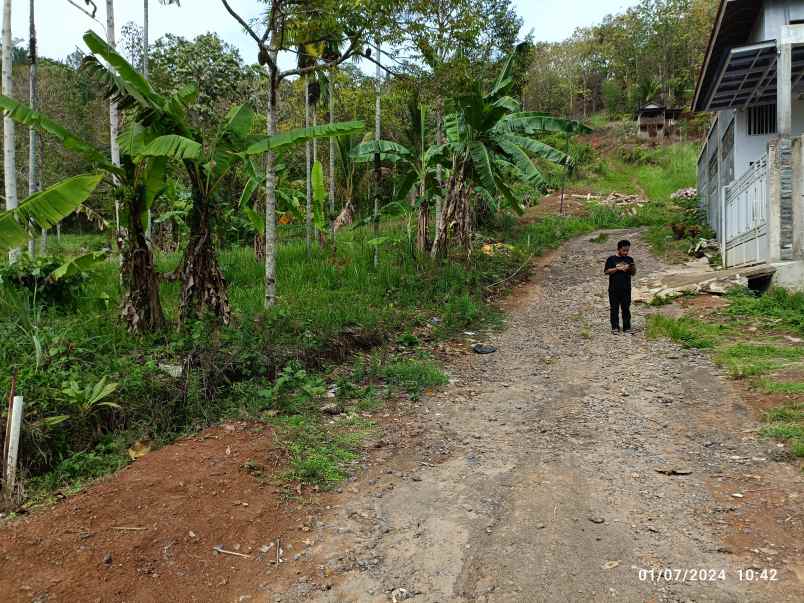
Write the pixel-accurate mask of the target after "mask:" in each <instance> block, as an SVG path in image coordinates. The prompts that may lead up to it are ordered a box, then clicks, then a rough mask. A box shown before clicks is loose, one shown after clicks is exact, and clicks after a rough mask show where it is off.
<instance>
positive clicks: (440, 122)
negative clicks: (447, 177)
mask: <svg viewBox="0 0 804 603" xmlns="http://www.w3.org/2000/svg"><path fill="white" fill-rule="evenodd" d="M436 107H437V108H436V144H444V133H443V126H444V99H442V98H439V99H438V100H437V102H436ZM436 182H438V185H439V186H438V189H439V191H441V190H443V189H444V187H443V186H442V185H443V182H444V173H443V171H442V169H441V166H440V165H438V166H436ZM441 197H442V196H441V195H440V194H439V195H437V196H436V199H435V227H436V230H438V229H439V228H440V227H441V206H442V202H441Z"/></svg>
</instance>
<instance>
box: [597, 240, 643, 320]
mask: <svg viewBox="0 0 804 603" xmlns="http://www.w3.org/2000/svg"><path fill="white" fill-rule="evenodd" d="M629 251H631V242H630V241H626V240H623V241H620V242H619V243H617V255H612V256H609V258H608V259H607V260H606V267H605V268H604V269H603V271H604V272H605V273H606V274H608V275H609V304H610V306H611V332H612V333H619V332H620V308H622V312H623V333H630V332H631V277H632V276H633V275H635V274H636V264H635V263H634V258H632V257H631V256H630V255H628V252H629Z"/></svg>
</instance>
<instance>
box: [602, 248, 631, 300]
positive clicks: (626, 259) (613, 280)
mask: <svg viewBox="0 0 804 603" xmlns="http://www.w3.org/2000/svg"><path fill="white" fill-rule="evenodd" d="M623 263H626V264H629V265H631V266H632V267H633V266H634V258H632V257H631V256H630V255H612V256H609V258H608V259H607V260H606V267H605V268H603V271H604V272H605V271H606V270H610V269H611V268H616V267H617V264H623ZM609 291H617V292H626V291H631V271H628V272H624V271H618V272H613V273H612V274H609Z"/></svg>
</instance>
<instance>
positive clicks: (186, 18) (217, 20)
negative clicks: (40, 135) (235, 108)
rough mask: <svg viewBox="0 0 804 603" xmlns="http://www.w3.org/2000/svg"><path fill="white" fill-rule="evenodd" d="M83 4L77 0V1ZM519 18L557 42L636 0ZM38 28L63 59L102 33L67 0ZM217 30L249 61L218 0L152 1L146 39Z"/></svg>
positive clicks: (561, 4) (121, 14) (567, 5)
mask: <svg viewBox="0 0 804 603" xmlns="http://www.w3.org/2000/svg"><path fill="white" fill-rule="evenodd" d="M78 2H79V4H83V2H82V0H78ZM97 4H98V5H99V10H98V13H99V14H98V17H99V19H100V21H102V22H104V23H105V4H106V3H105V1H104V0H98V2H97ZM142 4H143V3H142V0H116V1H115V11H116V20H117V28H116V29H117V31H118V36H119V31H120V27H121V26H122V25H123V24H124V23H126V22H127V21H137V22H140V21H141V19H142ZM230 4H231V5H232V7H233V8H235V9H236V10H240V11H242V12H241V14H243V15H250V16H253V15H256V14H257V12H256V10H255V6H256V4H255V2H254V0H230ZM514 4H515V5H516V7H517V11H518V12H519V14H520V15H521V16H522V17H523V18H524V21H525V25H524V27H523V31H522V33H523V34H525V33H527V32H528V31H530V30H533V33H534V37H535V39H537V40H550V41H558V40H562V39H564V38H566V37H567V36H569V35H570V34H571V33H572V31H573V30H574V29H575V28H576V27H580V26H585V25H592V24H594V23H596V22H598V21H599V20H600V19H601V18H602V17H603V16H605V15H606V14H609V13H613V12H619V11H620V10H622V9H624V8H627V7H628V6H631V5H633V4H636V0H514ZM37 7H38V8H37V10H38V14H37V27H38V30H39V36H38V37H39V53H40V55H41V56H47V57H53V58H59V59H61V58H64V57H65V56H66V55H68V54H69V53H70V52H72V51H73V50H75V48H76V47H77V46H80V45H81V34H82V33H83V32H84V31H85V30H86V29H88V28H90V27H92V28H93V29H95V30H97V31H98V33H103V29H102V27H101V26H100V25H98V24H96V23H93V22H92V21H90V20H89V19H88V18H87V17H85V16H84V15H82V14H81V13H79V12H78V11H77V10H76V9H75V8H73V7H72V6H70V5H69V4H68V3H67V1H66V0H37ZM13 11H14V13H13V16H12V32H13V36H14V37H15V38H25V39H27V35H28V3H27V2H23V1H21V0H14V1H13ZM210 30H212V31H216V32H218V34H219V35H220V36H221V37H223V38H224V39H225V40H227V41H228V42H230V43H231V44H234V45H235V46H237V47H238V48H240V52H241V55H242V56H243V58H244V59H246V60H248V61H252V60H254V56H253V55H254V46H253V44H251V43H250V42H249V39H248V38H247V37H246V35H245V34H244V33H243V32H242V31H241V29H240V27H239V26H238V25H237V23H235V21H234V20H233V19H232V18H231V17H230V16H229V15H228V14H227V13H226V11H225V10H224V8H223V6H222V5H221V2H220V0H184V2H183V3H182V6H181V8H177V7H174V6H161V5H159V3H158V2H157V1H156V0H151V38H152V39H156V38H158V37H159V36H161V35H163V34H165V33H168V32H172V33H175V34H178V35H181V36H184V37H188V38H191V37H194V36H196V35H198V34H201V33H205V32H207V31H210Z"/></svg>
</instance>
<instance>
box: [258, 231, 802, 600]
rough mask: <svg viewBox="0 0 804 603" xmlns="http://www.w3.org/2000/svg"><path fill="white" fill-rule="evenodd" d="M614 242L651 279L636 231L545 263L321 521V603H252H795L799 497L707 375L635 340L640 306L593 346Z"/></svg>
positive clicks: (784, 469) (653, 264) (685, 359)
mask: <svg viewBox="0 0 804 603" xmlns="http://www.w3.org/2000/svg"><path fill="white" fill-rule="evenodd" d="M620 234H622V235H623V236H626V237H629V238H631V239H632V241H633V243H634V247H633V255H634V256H635V257H636V260H637V262H638V265H639V269H640V271H641V272H642V273H646V272H651V271H654V270H657V269H659V268H660V267H661V266H660V264H659V262H658V261H657V260H656V259H654V258H652V257H650V256H649V254H648V253H647V252H646V248H645V246H644V245H643V244H642V243H641V242H640V240H639V235H638V233H637V232H624V233H613V234H612V235H611V236H610V237H609V241H608V242H606V243H597V244H596V243H592V242H591V241H590V238H591V237H582V238H579V239H576V240H575V241H573V242H571V243H569V244H567V245H566V246H564V248H563V249H562V251H561V252H560V253H558V254H555V255H554V256H553V257H552V258H551V261H549V262H547V263H546V269H545V271H544V278H543V282H542V283H541V284H539V283H536V284H530V285H528V286H526V287H525V288H524V289H522V290H521V291H520V294H519V296H518V299H516V300H515V301H514V302H513V306H512V308H511V313H510V320H509V322H508V325H507V327H506V328H505V330H504V331H503V332H501V333H499V334H497V335H496V336H494V337H493V338H492V340H491V343H492V344H493V345H494V346H496V347H497V349H498V351H497V352H496V353H495V354H490V355H486V356H480V355H471V356H465V357H463V361H460V360H459V361H457V362H455V363H454V364H453V365H452V366H450V367H449V369H450V372H451V376H452V378H453V384H452V385H451V386H450V387H449V388H448V390H447V391H444V392H442V393H440V394H438V395H436V396H433V397H431V398H429V399H428V400H426V401H425V404H424V408H423V411H424V412H423V413H422V420H424V421H429V422H431V423H432V424H433V425H434V426H435V429H434V430H433V432H432V433H430V434H429V446H422V447H421V449H420V450H419V454H418V455H416V456H415V458H409V457H408V458H407V459H406V461H407V468H402V469H399V468H398V467H393V462H391V463H389V465H391V467H390V468H389V469H387V472H386V473H384V474H379V475H377V476H375V477H374V478H373V479H371V480H369V481H368V482H365V483H364V484H363V485H361V488H360V492H361V493H362V495H361V496H359V497H357V498H354V499H352V500H350V501H348V502H347V503H346V504H345V505H344V506H343V508H342V509H341V511H340V513H338V515H337V516H335V517H333V518H331V519H329V520H326V519H325V520H323V522H322V525H321V527H320V528H319V538H320V539H321V540H320V542H321V544H319V545H318V548H317V551H316V554H317V555H318V557H319V558H320V559H321V560H322V565H323V568H324V570H323V571H324V574H325V575H331V576H334V577H335V578H336V579H335V580H334V585H333V587H332V588H331V590H329V591H326V592H323V593H322V592H317V593H315V594H314V595H313V594H311V593H309V592H305V588H304V584H305V583H302V584H301V585H297V592H295V593H294V592H291V593H289V594H285V593H282V594H279V593H277V594H274V595H273V597H274V598H273V599H272V600H282V601H285V600H293V601H297V600H318V601H328V602H346V601H387V600H389V599H390V600H397V601H401V600H405V599H407V598H412V599H413V600H415V601H428V602H437V601H440V602H445V601H512V602H513V601H523V602H524V601H556V602H566V601H600V600H612V601H776V602H778V601H802V600H804V557H802V553H803V549H804V539H803V538H802V534H804V530H803V529H802V528H803V526H802V522H803V521H804V514H803V513H802V506H804V505H803V504H802V502H803V501H802V498H800V497H801V496H802V495H804V492H802V484H803V482H804V480H802V477H801V475H800V474H799V473H798V470H797V469H796V468H795V467H793V466H792V465H790V464H784V463H776V462H773V460H771V458H770V454H772V453H773V452H774V450H773V448H774V447H775V445H774V444H772V443H768V442H764V441H760V440H758V439H757V437H756V434H755V432H754V429H755V428H756V426H757V425H756V423H755V422H754V419H753V418H752V416H751V415H750V412H749V410H748V409H747V408H746V407H745V406H744V405H743V404H742V403H741V402H740V401H739V398H738V396H737V395H736V393H735V392H734V391H733V389H732V387H731V385H730V384H729V383H728V382H727V381H726V380H725V379H723V378H722V377H721V376H720V375H719V371H718V369H717V368H716V367H715V366H714V365H713V364H711V362H710V361H709V360H708V359H706V358H705V357H704V356H703V355H701V354H700V353H698V352H696V351H691V350H682V349H680V348H679V347H677V346H676V345H674V344H672V343H670V342H664V341H649V340H647V339H646V338H645V336H644V331H643V328H644V320H645V319H644V311H645V310H644V309H640V308H637V310H636V319H635V320H636V330H637V333H636V334H635V335H633V336H628V335H612V334H611V333H610V328H609V326H608V321H607V312H608V309H607V299H606V297H605V291H606V286H607V282H606V280H605V278H602V274H601V272H602V265H603V262H604V260H605V258H606V256H607V255H609V254H610V253H611V247H612V245H613V243H614V242H616V240H617V238H618V237H619V235H620ZM769 449H770V450H769ZM434 455H435V456H436V457H437V458H444V457H446V460H444V461H443V462H437V463H433V462H432V461H433V459H432V458H431V457H432V456H434ZM660 471H662V472H664V473H661V472H660ZM668 473H669V474H668ZM673 473H676V475H673ZM777 486H778V487H781V489H780V490H773V489H772V488H773V487H777ZM765 488H771V489H769V490H766V489H765ZM734 494H742V497H736V496H733V495H734ZM752 549H753V551H752ZM754 551H755V552H754ZM765 569H767V570H769V571H770V570H773V571H771V572H770V574H765V575H766V576H767V577H768V578H770V577H774V578H776V580H773V581H771V580H764V579H761V578H760V579H757V576H759V575H763V574H762V570H765ZM664 570H680V572H675V571H674V572H673V573H672V574H667V572H665V571H664ZM685 570H686V572H687V573H686V576H685V575H684V572H685ZM749 570H750V571H749ZM704 571H705V573H704V574H702V572H704ZM741 571H742V574H741V573H740V572H741ZM693 574H695V575H693ZM741 577H742V581H741ZM749 577H751V578H753V579H754V581H753V582H750V581H748V578H749ZM665 578H667V580H665ZM696 578H697V580H696ZM683 579H686V582H685V581H683ZM702 579H703V581H701V580H702ZM654 580H655V581H654ZM300 586H301V588H300V590H299V587H300Z"/></svg>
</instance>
